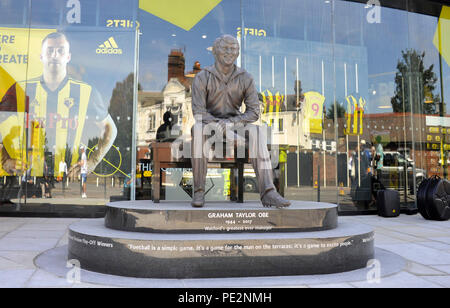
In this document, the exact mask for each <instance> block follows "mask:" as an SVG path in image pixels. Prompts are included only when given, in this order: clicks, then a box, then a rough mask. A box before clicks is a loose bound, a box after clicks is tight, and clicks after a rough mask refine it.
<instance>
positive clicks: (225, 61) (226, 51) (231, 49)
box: [215, 40, 239, 66]
mask: <svg viewBox="0 0 450 308" xmlns="http://www.w3.org/2000/svg"><path fill="white" fill-rule="evenodd" d="M238 56H239V44H238V43H237V42H236V41H234V40H231V41H228V40H222V41H221V42H220V44H219V46H218V48H217V50H215V58H216V61H218V62H219V63H220V64H222V65H227V66H229V65H233V63H234V61H236V59H237V57H238Z"/></svg>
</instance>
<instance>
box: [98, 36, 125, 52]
mask: <svg viewBox="0 0 450 308" xmlns="http://www.w3.org/2000/svg"><path fill="white" fill-rule="evenodd" d="M95 52H96V53H98V54H114V55H121V54H122V49H120V48H119V46H117V43H116V41H115V40H114V37H112V36H111V37H110V38H109V39H108V40H107V41H105V42H104V43H103V44H101V45H99V46H98V48H97V49H96V50H95Z"/></svg>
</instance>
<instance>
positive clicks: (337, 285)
mask: <svg viewBox="0 0 450 308" xmlns="http://www.w3.org/2000/svg"><path fill="white" fill-rule="evenodd" d="M308 287H310V288H330V289H349V288H355V286H352V285H351V284H349V283H331V284H319V285H309V286H308Z"/></svg>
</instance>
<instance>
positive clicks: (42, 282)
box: [26, 270, 73, 288]
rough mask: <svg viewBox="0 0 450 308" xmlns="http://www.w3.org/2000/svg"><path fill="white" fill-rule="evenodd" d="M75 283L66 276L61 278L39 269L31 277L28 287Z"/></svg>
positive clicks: (59, 286) (62, 285)
mask: <svg viewBox="0 0 450 308" xmlns="http://www.w3.org/2000/svg"><path fill="white" fill-rule="evenodd" d="M72 285H73V283H71V282H68V281H67V279H66V278H60V277H57V276H55V275H52V274H50V273H47V272H44V271H42V270H37V271H36V272H35V273H34V274H33V275H32V276H31V277H30V279H29V281H28V282H27V284H26V287H29V288H44V287H58V288H61V287H72Z"/></svg>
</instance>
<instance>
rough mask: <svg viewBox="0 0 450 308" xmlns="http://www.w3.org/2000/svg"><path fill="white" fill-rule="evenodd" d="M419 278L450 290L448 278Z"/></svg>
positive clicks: (449, 279) (449, 277) (449, 278)
mask: <svg viewBox="0 0 450 308" xmlns="http://www.w3.org/2000/svg"><path fill="white" fill-rule="evenodd" d="M421 278H423V279H426V280H428V281H430V282H432V283H435V284H438V285H441V286H442V287H444V288H450V276H423V277H421Z"/></svg>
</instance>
